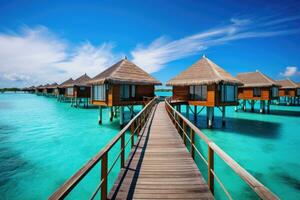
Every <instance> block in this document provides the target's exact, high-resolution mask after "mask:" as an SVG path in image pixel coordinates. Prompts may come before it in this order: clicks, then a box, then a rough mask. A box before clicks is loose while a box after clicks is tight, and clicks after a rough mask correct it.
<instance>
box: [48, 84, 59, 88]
mask: <svg viewBox="0 0 300 200" xmlns="http://www.w3.org/2000/svg"><path fill="white" fill-rule="evenodd" d="M57 86H58V84H57V83H52V84H51V85H49V86H48V87H47V89H53V88H57Z"/></svg>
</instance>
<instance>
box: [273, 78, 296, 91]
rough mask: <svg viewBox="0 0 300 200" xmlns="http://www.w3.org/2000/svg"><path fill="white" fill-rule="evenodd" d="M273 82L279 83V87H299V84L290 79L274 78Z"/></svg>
mask: <svg viewBox="0 0 300 200" xmlns="http://www.w3.org/2000/svg"><path fill="white" fill-rule="evenodd" d="M275 82H276V83H277V84H279V85H281V88H280V89H296V88H299V86H298V85H297V84H296V83H295V82H294V81H292V80H290V79H285V80H276V81H275Z"/></svg>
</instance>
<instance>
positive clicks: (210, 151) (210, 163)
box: [208, 146, 214, 194]
mask: <svg viewBox="0 0 300 200" xmlns="http://www.w3.org/2000/svg"><path fill="white" fill-rule="evenodd" d="M213 170H214V150H213V149H212V148H211V147H210V146H208V187H209V189H210V191H211V193H212V194H214V175H213V173H212V171H213Z"/></svg>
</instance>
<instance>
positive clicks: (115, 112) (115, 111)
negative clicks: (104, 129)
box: [113, 106, 117, 118]
mask: <svg viewBox="0 0 300 200" xmlns="http://www.w3.org/2000/svg"><path fill="white" fill-rule="evenodd" d="M113 112H114V118H117V107H116V106H113Z"/></svg>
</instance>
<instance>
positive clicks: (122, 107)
mask: <svg viewBox="0 0 300 200" xmlns="http://www.w3.org/2000/svg"><path fill="white" fill-rule="evenodd" d="M119 110H120V126H121V127H123V124H124V106H120V108H119Z"/></svg>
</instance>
